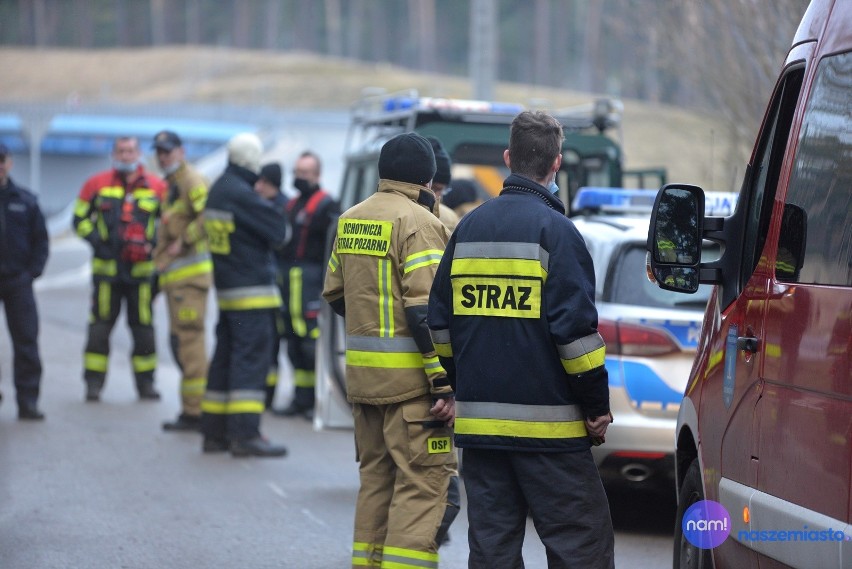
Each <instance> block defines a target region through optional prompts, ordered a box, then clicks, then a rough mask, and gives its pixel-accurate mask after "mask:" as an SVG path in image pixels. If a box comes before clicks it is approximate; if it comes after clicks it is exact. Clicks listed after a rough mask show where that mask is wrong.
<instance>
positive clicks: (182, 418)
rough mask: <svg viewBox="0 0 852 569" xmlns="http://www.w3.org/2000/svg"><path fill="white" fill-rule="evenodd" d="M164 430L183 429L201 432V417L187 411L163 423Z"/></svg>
mask: <svg viewBox="0 0 852 569" xmlns="http://www.w3.org/2000/svg"><path fill="white" fill-rule="evenodd" d="M163 430H164V431H172V432H178V431H181V432H192V433H200V432H201V417H199V416H198V415H187V414H186V413H181V414H180V415H178V417H177V419H175V420H174V421H167V422H165V423H163Z"/></svg>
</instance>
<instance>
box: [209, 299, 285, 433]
mask: <svg viewBox="0 0 852 569" xmlns="http://www.w3.org/2000/svg"><path fill="white" fill-rule="evenodd" d="M274 319H275V311H274V309H271V308H270V309H260V310H220V311H219V321H218V322H217V323H216V348H215V350H214V352H213V359H212V360H211V361H210V367H209V370H208V372H207V391H206V392H205V393H204V399H203V400H202V402H201V411H202V413H201V427H202V431H203V432H204V436H205V437H207V438H211V439H219V440H226V439H229V440H245V439H251V438H254V437H256V436H259V435H260V415H261V413H263V410H264V407H265V399H266V374H267V372H268V371H269V354H270V353H271V352H272V342H274V341H277V337H276V336H275V335H274V334H273V333H272V331H273V329H274Z"/></svg>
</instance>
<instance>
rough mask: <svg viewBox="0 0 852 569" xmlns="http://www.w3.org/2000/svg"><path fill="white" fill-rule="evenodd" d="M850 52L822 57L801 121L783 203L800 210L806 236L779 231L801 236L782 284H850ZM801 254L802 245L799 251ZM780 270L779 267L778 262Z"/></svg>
mask: <svg viewBox="0 0 852 569" xmlns="http://www.w3.org/2000/svg"><path fill="white" fill-rule="evenodd" d="M850 92H852V53H850V52H847V53H841V54H838V55H833V56H830V57H826V58H825V59H823V60H822V62H820V64H819V67H818V68H817V74H816V78H815V80H814V86H813V89H812V92H811V96H810V101H809V102H808V106H807V110H806V111H805V115H804V118H803V120H802V129H801V132H800V134H799V147H798V150H797V153H796V159H795V162H794V166H793V173H792V174H791V176H790V184H789V188H788V190H787V198H786V202H787V203H788V204H793V205H796V206H798V207H800V208H801V209H802V210H804V220H805V222H804V225H805V230H804V232H801V231H799V232H798V233H797V232H796V231H795V228H793V227H790V228H787V227H783V226H782V227H781V235H780V238H779V260H781V259H780V257H781V253H782V252H783V250H787V248H782V247H781V245H782V244H783V241H784V239H785V236H789V235H796V234H800V235H801V234H802V233H804V235H805V236H806V237H805V247H804V259H803V261H802V265H801V267H802V268H801V270H800V271H799V272H798V273H797V274H788V273H785V272H784V271H783V270H779V269H778V268H777V267H778V263H776V275H777V276H778V278H779V279H780V280H785V281H788V282H798V283H811V284H825V285H839V286H852V166H850V165H852V129H850V123H852V118H850V117H852V109H850V106H849V93H850ZM798 249H799V250H801V249H802V248H801V247H798ZM782 266H783V264H782Z"/></svg>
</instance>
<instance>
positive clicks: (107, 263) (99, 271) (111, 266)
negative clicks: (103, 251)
mask: <svg viewBox="0 0 852 569" xmlns="http://www.w3.org/2000/svg"><path fill="white" fill-rule="evenodd" d="M117 273H118V264H117V263H116V262H115V259H98V258H97V257H95V258H93V259H92V274H93V275H103V276H105V277H114V276H115V275H116V274H117Z"/></svg>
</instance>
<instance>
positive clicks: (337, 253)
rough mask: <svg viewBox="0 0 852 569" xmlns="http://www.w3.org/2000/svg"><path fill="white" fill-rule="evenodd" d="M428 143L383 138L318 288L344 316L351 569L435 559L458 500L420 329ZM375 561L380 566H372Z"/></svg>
mask: <svg viewBox="0 0 852 569" xmlns="http://www.w3.org/2000/svg"><path fill="white" fill-rule="evenodd" d="M434 174H435V157H434V152H433V150H432V146H431V145H430V143H429V142H428V141H427V140H426V139H425V138H423V137H422V136H420V135H418V134H414V133H407V134H401V135H398V136H396V137H394V138H392V139H391V140H389V141H388V142H387V143H386V144H385V145H384V146H383V147H382V150H381V154H380V157H379V177H380V178H381V180H380V181H379V187H378V191H377V192H376V193H375V194H374V195H372V196H370V197H369V198H368V199H366V200H364V201H363V202H362V203H360V204H358V205H356V206H354V207H352V208H350V209H349V210H348V211H346V212H345V213H343V215H341V217H340V220H339V223H338V229H337V238H336V241H335V244H334V248H333V251H332V254H331V259H330V260H329V265H328V271H327V273H326V278H325V288H324V291H323V297H324V298H325V299H326V300H327V301H328V302H329V303H330V304H331V306H332V308H334V310H335V312H337V313H338V314H340V315H342V316H344V317H345V320H346V386H347V396H348V398H349V401H351V402H352V404H353V417H354V422H355V444H356V451H357V456H358V460H359V462H360V478H361V487H360V491H359V494H358V501H357V505H356V512H355V531H354V543H353V551H352V566H353V567H365V566H366V567H383V566H391V565H393V566H399V567H413V566H417V567H437V566H438V545H439V544H440V542H441V540H442V539H443V537H444V536H445V535H446V531H447V529H448V528H449V525H450V523H452V521H453V519H454V518H455V516H456V514H457V513H458V509H459V494H458V476H457V458H456V451H455V448H454V447H453V432H452V422H453V419H454V405H455V402H454V399H453V392H452V389H451V388H450V385H449V383H448V381H447V378H446V372H445V371H444V369H443V368H442V367H441V365H440V363H439V362H438V358H437V355H436V354H435V350H434V347H433V345H432V342H431V339H430V337H429V332H428V328H427V327H426V306H427V303H428V300H429V290H430V287H431V285H432V280H433V278H434V276H435V270H436V268H437V266H438V262H439V261H440V259H441V255H442V253H443V250H444V246H445V245H446V243H447V240H448V238H449V234H448V232H447V230H446V229H445V228H444V226H443V225H442V223H441V222H440V220H439V219H438V218H437V217H436V216H435V214H434V212H435V211H436V209H437V204H436V202H435V195H434V193H433V192H432V190H431V180H432V177H433V176H434ZM383 562H384V564H383Z"/></svg>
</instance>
